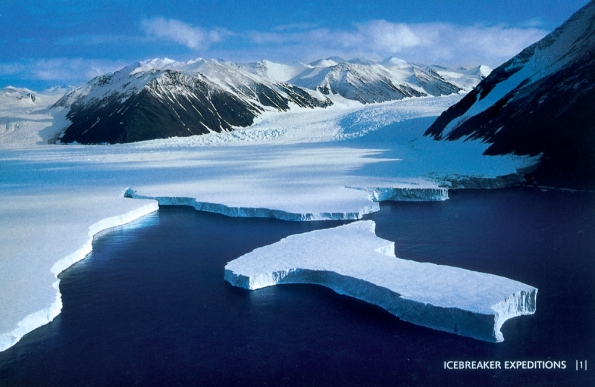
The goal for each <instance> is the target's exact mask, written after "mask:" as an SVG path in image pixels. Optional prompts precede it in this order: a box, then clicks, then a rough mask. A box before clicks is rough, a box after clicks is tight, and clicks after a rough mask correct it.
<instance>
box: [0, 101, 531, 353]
mask: <svg viewBox="0 0 595 387" xmlns="http://www.w3.org/2000/svg"><path fill="white" fill-rule="evenodd" d="M9 97H10V96H0V98H9ZM460 98H461V96H459V95H456V96H448V97H428V98H412V99H405V100H401V101H394V102H386V103H381V104H372V105H362V104H358V103H354V102H353V101H343V100H341V99H340V98H339V97H337V99H336V100H335V101H336V103H335V104H334V105H333V106H331V107H329V108H327V109H322V108H318V109H292V110H291V111H288V112H284V113H274V114H273V113H267V114H263V115H262V116H261V117H260V118H259V119H258V121H257V122H256V123H255V124H254V125H253V126H252V127H250V128H246V129H235V130H234V131H232V132H229V133H210V134H206V135H202V136H194V137H186V138H169V139H163V140H153V141H146V142H139V143H132V144H121V145H113V146H82V145H60V146H57V145H47V144H45V145H42V144H40V142H42V141H40V140H42V139H43V138H44V136H47V135H49V134H50V133H51V132H53V131H55V129H56V128H57V125H59V124H60V122H62V121H60V120H63V119H64V117H63V111H49V110H45V111H44V110H43V108H44V106H43V105H42V104H43V103H44V100H45V101H50V100H51V98H44V97H43V96H41V97H40V98H36V101H34V102H35V104H36V105H35V106H33V107H32V106H29V105H30V103H29V102H27V103H26V104H25V105H26V106H25V105H23V104H22V101H21V100H13V102H10V103H6V104H0V115H1V116H5V117H8V116H10V117H18V120H19V122H20V123H21V124H20V125H19V126H18V127H17V126H12V125H11V131H10V133H7V135H6V136H2V135H1V134H0V165H1V168H0V229H2V233H0V315H2V319H0V350H4V349H6V348H8V347H9V346H11V345H13V344H14V343H15V342H17V341H18V340H19V338H20V337H22V336H23V335H24V334H25V333H27V332H29V331H31V330H32V329H34V328H35V327H38V326H40V325H42V324H44V323H47V322H48V321H51V320H52V318H54V317H55V316H56V315H57V314H58V313H59V311H60V307H61V301H60V300H61V298H60V289H59V283H58V281H59V280H58V278H57V275H58V274H59V272H60V271H62V270H64V269H66V268H67V267H68V266H69V265H71V264H72V263H74V262H76V261H77V260H78V259H81V258H83V257H84V256H85V255H86V254H87V253H88V252H89V251H90V249H91V248H92V244H91V241H92V238H93V235H95V234H96V233H97V232H98V231H100V230H102V229H109V228H110V227H114V226H116V225H118V224H121V223H122V222H128V221H131V220H133V219H136V218H138V217H141V216H142V215H143V214H148V213H150V212H152V211H155V210H156V209H157V208H158V206H159V205H164V204H169V205H171V204H178V205H190V206H193V207H194V208H196V209H198V210H201V211H213V212H219V213H223V214H226V215H229V216H272V217H279V218H281V219H289V218H291V220H315V219H351V220H356V219H359V218H361V217H362V216H363V215H364V214H367V213H370V212H373V211H377V210H378V201H382V200H403V199H406V198H405V196H407V197H408V198H409V199H415V200H417V199H424V200H429V199H430V200H444V199H446V195H447V194H448V189H451V187H453V186H455V188H456V185H453V182H455V181H461V179H467V180H465V181H474V182H477V184H479V182H489V181H492V180H494V179H499V178H500V177H501V176H509V175H512V176H516V178H517V179H518V178H519V175H518V174H517V173H518V170H519V169H521V168H525V167H527V166H530V165H532V164H534V163H535V162H537V160H538V158H531V157H518V156H514V155H508V156H498V157H493V156H489V157H488V156H484V155H483V154H482V153H483V151H484V150H485V148H486V146H487V145H486V144H482V143H479V142H473V141H468V142H452V143H441V142H437V141H434V140H431V139H428V138H424V137H423V136H422V134H423V131H424V130H425V129H426V128H427V126H428V125H429V123H430V122H431V120H433V119H434V118H435V117H436V116H437V115H439V114H440V113H441V112H442V111H443V110H444V109H446V108H447V107H449V106H451V105H452V104H453V103H455V102H456V101H458V100H459V99H460ZM49 103H50V102H48V106H46V108H47V107H49ZM51 114H56V115H57V117H56V118H54V119H53V120H52V119H51V118H52V116H51ZM0 123H1V122H0ZM457 179H458V180H457ZM514 181H516V180H514V179H513V180H511V181H509V184H512V183H514ZM131 197H133V199H131Z"/></svg>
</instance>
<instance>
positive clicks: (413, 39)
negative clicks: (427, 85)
mask: <svg viewBox="0 0 595 387" xmlns="http://www.w3.org/2000/svg"><path fill="white" fill-rule="evenodd" d="M354 27H355V28H354V29H351V30H329V29H325V28H312V29H308V30H301V31H291V30H284V29H277V30H276V31H275V32H255V31H252V32H250V33H248V34H247V35H246V37H247V38H248V39H249V40H250V41H251V42H252V43H253V44H256V45H259V46H261V47H262V48H266V51H269V52H270V51H273V50H274V49H277V50H279V51H280V52H284V53H285V54H287V55H292V53H293V56H294V57H293V58H292V59H317V58H318V55H323V56H331V55H339V56H343V57H346V58H350V57H356V56H373V57H381V58H382V57H388V56H399V57H401V58H403V59H405V60H409V61H417V62H420V63H439V64H447V65H458V64H469V63H475V64H479V63H484V64H489V65H492V66H495V65H499V64H500V63H502V62H504V61H506V60H507V59H509V58H511V57H512V56H514V55H516V54H517V53H518V52H520V51H521V50H522V49H523V48H525V47H526V46H528V45H530V44H531V43H534V42H535V41H537V40H539V39H541V38H542V37H543V36H545V35H546V33H547V31H545V30H543V29H539V28H534V27H527V28H512V27H507V26H481V25H479V26H462V25H456V24H449V23H419V24H405V23H392V22H388V21H386V20H373V21H369V22H366V23H359V24H356V25H355V26H354ZM265 46H266V47H265ZM273 46H274V47H273ZM295 53H299V54H302V55H307V56H309V58H296V57H295V55H296V54H295Z"/></svg>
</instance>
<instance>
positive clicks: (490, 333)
mask: <svg viewBox="0 0 595 387" xmlns="http://www.w3.org/2000/svg"><path fill="white" fill-rule="evenodd" d="M374 229H375V224H374V222H373V221H359V222H354V223H350V224H348V225H345V226H340V227H337V228H333V229H326V230H319V231H313V232H310V233H306V234H300V235H293V236H289V237H287V238H285V239H282V240H281V241H279V242H277V243H274V244H272V245H269V246H265V247H261V248H258V249H256V250H254V251H252V252H250V253H248V254H246V255H243V256H241V257H239V258H237V259H235V260H233V261H231V262H229V263H228V264H227V265H226V266H225V279H226V280H227V281H228V282H230V283H231V284H232V285H235V286H240V287H244V288H247V289H252V290H254V289H260V288H263V287H267V286H273V285H276V284H283V283H315V284H320V285H324V286H327V287H329V288H331V289H333V290H335V291H336V292H337V293H340V294H347V295H350V296H353V297H356V298H359V299H362V300H365V301H367V302H371V303H373V304H376V305H378V306H381V307H384V308H386V309H387V310H388V311H389V312H391V313H393V314H395V315H397V316H398V317H400V318H402V319H403V320H405V321H410V322H413V323H416V324H419V325H423V326H428V327H431V328H435V329H440V330H445V331H450V332H454V333H457V334H460V335H465V336H470V337H474V338H477V339H481V340H487V341H502V340H503V337H502V333H501V332H500V327H501V326H502V324H503V323H504V322H505V321H506V320H507V319H509V318H512V317H516V316H520V315H525V314H533V313H534V312H535V301H536V300H535V299H536V296H537V289H535V288H533V287H531V286H529V285H525V284H523V283H520V282H517V281H513V280H510V279H507V278H504V277H499V276H495V275H491V274H485V273H479V272H474V271H470V270H464V269H460V268H456V267H450V266H445V265H436V264H433V263H421V262H415V261H410V260H404V259H399V258H397V257H396V256H395V254H394V243H393V242H389V241H387V240H384V239H381V238H378V237H377V236H376V235H375V232H374ZM462 284H464V286H462ZM471 315H473V317H471Z"/></svg>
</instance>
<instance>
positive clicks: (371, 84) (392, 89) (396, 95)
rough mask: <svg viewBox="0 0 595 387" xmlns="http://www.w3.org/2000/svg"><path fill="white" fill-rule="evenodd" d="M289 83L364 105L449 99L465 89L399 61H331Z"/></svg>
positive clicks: (318, 63)
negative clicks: (436, 98) (439, 97)
mask: <svg viewBox="0 0 595 387" xmlns="http://www.w3.org/2000/svg"><path fill="white" fill-rule="evenodd" d="M460 75H461V76H463V74H460ZM289 82H291V83H293V84H294V85H297V86H302V87H305V88H308V89H313V90H318V91H320V92H321V93H323V94H325V95H329V94H339V95H341V96H343V97H344V98H347V99H352V100H356V101H359V102H362V103H373V102H385V101H392V100H396V99H402V98H407V97H426V96H430V95H431V96H439V95H447V94H453V93H458V92H459V91H461V89H462V88H460V87H458V86H456V85H455V84H453V83H449V82H447V81H446V80H445V79H444V78H443V77H442V76H441V75H440V74H439V73H438V72H437V71H435V70H433V69H432V68H431V67H422V66H417V65H414V64H411V63H408V62H406V61H404V60H401V59H397V58H390V59H388V60H385V61H383V62H378V61H371V60H357V59H356V60H351V61H345V60H342V59H341V58H328V59H325V60H320V61H316V62H313V63H311V64H310V65H309V66H308V68H307V69H306V70H305V71H303V72H302V73H300V74H298V75H297V76H295V77H294V78H292V79H291V80H290V81H289Z"/></svg>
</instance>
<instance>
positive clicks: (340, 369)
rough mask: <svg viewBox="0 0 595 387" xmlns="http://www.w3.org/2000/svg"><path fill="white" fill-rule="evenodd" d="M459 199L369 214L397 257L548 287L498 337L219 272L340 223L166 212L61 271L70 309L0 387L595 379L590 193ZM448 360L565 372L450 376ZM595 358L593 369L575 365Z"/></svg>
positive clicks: (31, 342) (10, 364)
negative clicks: (459, 332) (237, 282)
mask: <svg viewBox="0 0 595 387" xmlns="http://www.w3.org/2000/svg"><path fill="white" fill-rule="evenodd" d="M451 196H452V197H451V200H449V201H446V202H443V203H391V204H383V205H382V211H381V212H380V213H378V214H374V215H372V216H370V218H372V219H374V220H375V221H376V222H377V234H378V235H379V236H381V237H383V238H386V239H390V240H393V241H395V242H396V253H397V256H399V257H402V258H409V259H414V260H419V261H430V262H435V263H441V264H449V265H454V266H459V267H464V268H468V269H471V270H478V271H484V272H489V273H494V274H499V275H503V276H506V277H509V278H512V279H515V280H519V281H522V282H525V283H528V284H530V285H533V286H536V287H537V288H539V294H538V299H537V313H536V315H534V316H524V317H521V318H516V319H512V320H510V321H508V322H507V323H506V324H505V325H504V327H503V333H504V337H505V341H504V342H503V343H498V344H494V343H485V342H481V341H477V340H473V339H468V338H464V337H459V336H455V335H452V334H447V333H442V332H437V331H433V330H431V329H427V328H423V327H418V326H415V325H412V324H408V323H403V322H401V321H400V320H399V319H398V318H396V317H394V316H392V315H390V314H388V313H386V312H385V311H383V310H382V309H380V308H377V307H374V306H370V305H368V304H366V303H363V302H361V301H358V300H354V299H351V298H348V297H344V296H339V295H337V294H335V293H333V292H332V291H330V290H328V289H325V288H323V287H319V286H308V285H283V286H277V287H272V288H266V289H261V290H258V291H247V290H243V289H238V288H234V287H232V286H230V285H229V284H227V283H226V282H224V281H223V268H224V266H225V264H226V262H228V261H230V260H232V259H234V258H236V257H238V256H240V255H242V254H244V253H246V252H249V251H251V250H252V249H254V248H256V247H258V246H263V245H267V244H270V243H273V242H275V241H277V240H279V239H281V238H283V237H285V236H288V235H291V234H295V233H303V232H307V231H311V230H314V229H317V228H321V227H334V226H337V225H339V224H340V223H338V222H328V223H326V222H324V223H320V222H316V223H296V222H283V221H278V220H272V219H237V218H235V219H234V218H226V217H223V216H218V215H212V214H204V213H199V212H196V211H194V210H193V209H188V208H175V207H170V208H162V209H160V210H159V212H158V213H156V214H154V215H151V216H149V217H146V218H144V219H142V220H140V221H138V222H135V223H134V224H131V225H127V226H123V227H120V228H117V229H115V230H113V231H111V232H109V233H106V234H104V235H102V236H100V237H99V238H97V239H96V241H95V243H94V247H93V249H94V250H93V253H92V254H91V255H90V256H89V257H87V259H85V260H84V261H82V262H80V263H78V264H76V265H75V266H73V267H72V268H71V269H69V270H67V271H66V272H65V273H63V274H62V275H61V279H62V282H61V290H62V294H63V303H64V309H63V311H62V314H60V315H59V316H58V317H57V318H56V319H55V320H54V321H53V322H52V323H50V324H48V325H46V326H44V327H42V328H40V329H38V330H36V331H34V332H32V333H31V334H29V335H27V336H26V337H24V338H23V339H22V340H21V342H19V343H18V344H17V345H16V346H14V347H12V348H10V349H8V350H7V351H5V352H3V353H0V386H2V387H5V386H18V387H20V386H133V385H139V386H190V385H200V386H595V374H594V372H595V356H593V355H594V354H595V329H594V328H595V324H594V323H595V292H594V289H595V262H594V261H595V242H594V241H595V197H594V196H593V195H586V194H578V193H574V194H571V193H562V192H551V191H550V192H541V191H537V190H526V189H511V190H499V191H463V192H455V193H452V195H451ZM461 286H465V284H461ZM449 360H482V361H486V360H488V361H500V362H501V363H502V367H504V362H505V361H516V360H544V361H546V360H556V361H565V362H566V363H565V364H566V369H564V370H539V371H535V370H504V369H502V370H456V371H455V370H444V369H443V368H444V366H443V364H444V362H445V361H449ZM585 360H587V361H588V362H587V364H588V367H589V368H588V369H587V371H584V370H582V371H581V370H579V371H576V369H575V368H576V361H583V362H584V361H585ZM583 364H584V363H583Z"/></svg>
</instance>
